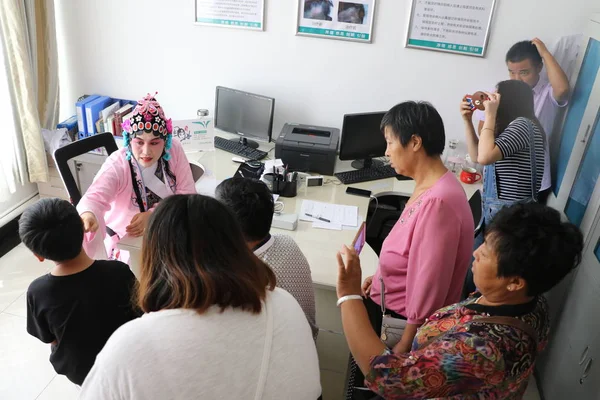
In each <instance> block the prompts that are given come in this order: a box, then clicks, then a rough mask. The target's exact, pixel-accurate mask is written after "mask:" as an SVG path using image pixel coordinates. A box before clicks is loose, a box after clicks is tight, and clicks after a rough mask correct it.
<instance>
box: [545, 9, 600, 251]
mask: <svg viewBox="0 0 600 400" xmlns="http://www.w3.org/2000/svg"><path fill="white" fill-rule="evenodd" d="M589 24H590V26H589V28H588V35H587V36H585V40H584V43H583V48H584V49H585V51H582V52H581V53H580V59H579V60H578V63H579V68H578V71H576V73H575V74H576V77H577V79H576V80H574V79H572V80H571V81H572V82H573V81H575V86H574V88H573V94H572V96H571V99H570V105H569V109H568V111H567V115H566V117H565V120H564V124H563V127H562V131H561V136H560V138H559V142H560V147H559V150H558V155H557V157H556V160H553V167H554V168H553V187H554V189H553V194H552V195H551V196H550V198H549V200H548V205H550V206H552V207H554V208H556V209H558V210H560V211H562V212H563V213H564V215H565V216H566V217H567V218H568V219H569V220H570V221H571V222H573V223H574V224H576V225H577V226H579V227H580V229H581V230H582V232H583V233H584V235H585V236H586V239H587V236H588V234H589V232H590V228H591V224H592V222H593V220H594V216H595V214H596V210H597V208H598V205H599V204H600V186H598V185H597V183H598V176H599V175H600V123H599V121H600V23H598V22H596V21H594V20H591V21H590V23H589Z"/></svg>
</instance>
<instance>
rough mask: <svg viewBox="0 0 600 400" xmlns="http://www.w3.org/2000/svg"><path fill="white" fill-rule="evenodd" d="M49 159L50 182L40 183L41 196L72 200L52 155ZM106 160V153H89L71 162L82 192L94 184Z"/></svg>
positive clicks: (72, 170) (70, 165) (70, 164)
mask: <svg viewBox="0 0 600 400" xmlns="http://www.w3.org/2000/svg"><path fill="white" fill-rule="evenodd" d="M47 159H48V172H49V175H50V179H49V181H48V182H40V183H38V191H39V192H40V197H59V198H61V199H65V200H70V199H69V194H68V193H67V190H66V189H65V185H64V184H63V181H62V178H61V177H60V173H59V172H58V169H57V168H56V165H55V163H54V160H53V159H52V157H50V156H47ZM104 160H106V156H105V155H101V154H90V153H88V154H83V155H81V156H78V157H75V158H73V160H72V161H70V162H69V167H70V168H71V173H72V174H73V177H74V178H75V182H77V187H78V188H79V191H80V192H81V193H82V194H83V193H85V191H86V190H87V188H88V187H90V185H91V184H92V181H93V180H94V177H95V176H96V174H97V173H98V171H99V170H100V167H101V166H102V163H104Z"/></svg>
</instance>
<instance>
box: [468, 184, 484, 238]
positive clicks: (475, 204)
mask: <svg viewBox="0 0 600 400" xmlns="http://www.w3.org/2000/svg"><path fill="white" fill-rule="evenodd" d="M469 206H470V207H471V213H473V222H474V223H475V232H474V234H475V236H477V235H478V234H479V231H480V230H481V225H482V223H483V212H482V206H481V191H479V190H477V191H476V192H475V193H473V196H471V198H470V199H469Z"/></svg>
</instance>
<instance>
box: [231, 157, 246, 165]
mask: <svg viewBox="0 0 600 400" xmlns="http://www.w3.org/2000/svg"><path fill="white" fill-rule="evenodd" d="M231 161H233V162H236V163H239V164H242V163H245V162H246V160H244V159H243V158H241V157H232V158H231Z"/></svg>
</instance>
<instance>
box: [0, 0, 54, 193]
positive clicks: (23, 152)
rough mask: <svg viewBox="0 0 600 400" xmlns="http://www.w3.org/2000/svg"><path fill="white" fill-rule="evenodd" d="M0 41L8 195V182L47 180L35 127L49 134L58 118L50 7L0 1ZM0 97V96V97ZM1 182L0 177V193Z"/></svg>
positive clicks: (38, 1) (44, 1)
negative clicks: (0, 46) (7, 127)
mask: <svg viewBox="0 0 600 400" xmlns="http://www.w3.org/2000/svg"><path fill="white" fill-rule="evenodd" d="M0 38H1V39H2V44H3V54H4V64H5V65H4V67H5V68H3V70H2V72H6V74H2V75H5V78H6V79H4V80H5V81H6V82H7V83H8V92H9V95H10V97H9V101H10V105H9V107H8V108H5V109H8V110H11V114H12V115H11V116H10V117H8V118H7V119H12V120H13V121H14V129H12V130H8V131H4V132H2V133H0V139H1V142H0V143H2V146H0V147H4V146H5V144H6V143H7V140H8V141H10V143H11V149H10V150H9V149H1V150H0V151H2V152H3V153H4V152H6V153H8V152H9V151H10V152H11V153H12V160H11V159H10V157H7V161H6V162H4V161H3V162H2V167H3V168H2V169H3V171H5V172H4V175H5V176H4V181H5V182H6V183H7V185H5V186H6V187H8V190H9V191H10V190H11V188H12V189H13V190H14V186H11V182H12V184H13V185H14V184H24V183H26V182H47V181H48V166H47V162H46V153H45V149H44V142H43V139H42V134H41V128H47V129H53V128H54V127H55V126H56V123H57V119H58V107H59V104H58V98H59V96H58V95H59V93H58V55H57V49H56V23H55V18H54V2H53V1H52V0H0ZM0 80H2V79H0ZM0 87H1V86H0ZM2 93H3V92H2V91H0V96H2ZM4 93H5V92H4ZM4 97H5V96H4ZM3 108H4V107H3ZM3 121H5V120H4V119H3ZM6 136H10V138H9V139H6ZM6 147H8V146H6ZM3 153H0V154H3ZM2 158H4V157H2ZM8 160H10V161H8ZM9 163H10V165H7V164H9ZM7 166H9V167H10V168H6V167H7ZM10 174H12V176H9V175H10ZM2 181H3V180H2V176H0V190H2V188H3V185H2ZM0 197H1V196H0Z"/></svg>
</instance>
